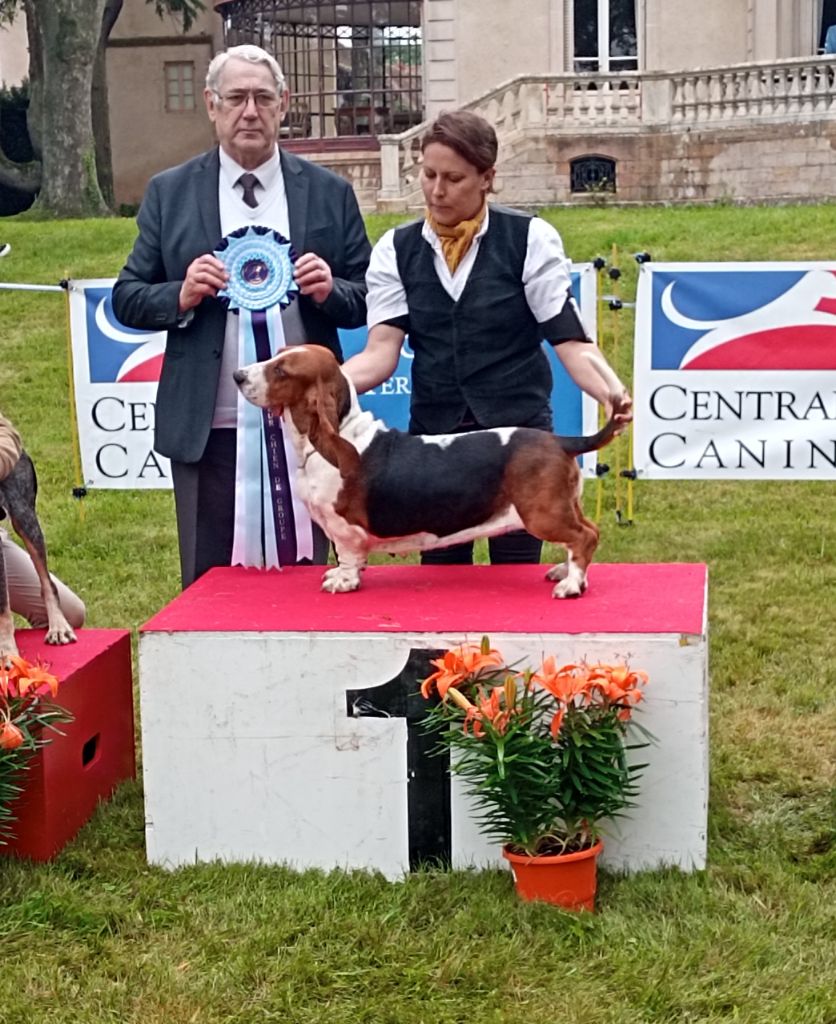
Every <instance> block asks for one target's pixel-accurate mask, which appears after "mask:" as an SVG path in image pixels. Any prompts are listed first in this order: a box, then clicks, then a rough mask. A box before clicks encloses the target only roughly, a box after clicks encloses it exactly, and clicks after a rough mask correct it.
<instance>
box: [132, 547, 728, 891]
mask: <svg viewBox="0 0 836 1024" xmlns="http://www.w3.org/2000/svg"><path fill="white" fill-rule="evenodd" d="M321 572H322V570H321V568H319V567H293V568H289V569H285V570H282V571H281V572H278V571H275V570H271V571H268V572H262V571H257V570H252V569H240V568H236V569H213V570H212V571H211V572H209V573H207V574H206V575H205V576H204V577H202V578H201V579H200V580H198V581H197V583H195V584H194V585H193V586H191V587H190V588H189V589H188V590H186V591H185V592H184V593H183V594H181V595H180V596H179V597H178V598H176V599H175V600H174V601H173V602H172V603H171V604H169V605H168V606H167V607H166V608H164V609H163V610H162V611H161V612H160V613H159V614H158V615H156V616H155V617H154V618H153V619H152V620H151V621H150V622H148V623H147V624H146V625H145V626H143V628H142V631H141V634H140V643H139V680H140V698H141V723H142V752H143V757H142V761H143V774H144V785H145V804H146V839H147V852H148V859H149V861H150V862H151V863H154V864H160V865H164V866H167V867H171V868H173V867H177V866H179V865H184V864H191V863H194V862H196V861H209V860H215V859H220V860H224V861H262V862H268V863H287V864H289V865H291V866H294V867H297V868H300V869H303V868H307V867H317V868H323V869H331V868H368V869H371V870H377V871H380V872H382V873H383V874H384V875H385V876H387V877H389V878H397V877H400V876H402V875H403V873H404V872H406V871H408V870H409V868H410V866H411V865H414V864H416V863H419V862H422V861H425V860H427V859H431V860H437V859H440V860H441V861H443V862H447V863H451V864H452V865H453V866H454V867H464V866H471V865H473V866H496V865H498V864H500V863H504V862H502V861H500V858H499V851H498V850H497V849H496V848H495V847H494V846H492V845H490V844H489V843H488V842H487V840H485V839H484V838H483V837H482V836H481V835H480V834H479V833H478V831H477V830H476V828H475V826H474V824H473V822H472V819H471V816H470V813H469V805H468V800H467V798H466V797H465V795H464V794H463V792H462V791H461V789H460V784H459V780H457V779H454V780H453V782H452V783H451V782H450V780H449V778H448V775H447V768H446V765H445V763H444V759H443V758H440V757H429V756H427V754H426V747H427V746H428V745H432V744H433V743H434V742H435V741H434V739H433V738H432V737H428V736H427V735H426V734H424V733H423V732H422V731H421V729H420V725H419V722H418V719H420V717H421V714H422V708H423V706H424V701H423V699H422V698H421V697H420V696H419V695H418V693H417V691H418V685H419V683H420V680H421V679H422V678H423V677H424V676H425V675H427V674H428V673H429V672H430V671H432V668H431V666H430V665H429V659H430V658H432V657H438V656H439V654H440V653H441V652H442V651H444V650H446V649H447V648H448V647H451V646H454V645H456V644H459V643H462V642H463V641H470V642H476V643H478V642H479V640H480V639H481V637H482V635H483V634H488V635H489V636H490V638H491V642H492V645H493V646H494V647H496V648H498V649H499V650H500V651H501V652H502V654H503V655H504V656H505V658H506V660H507V661H508V662H509V663H511V664H515V663H519V664H522V665H531V666H533V667H536V666H537V665H539V663H540V661H541V660H542V658H543V657H544V656H545V655H549V654H553V655H555V657H556V658H557V659H558V661H559V662H573V661H577V660H580V659H587V660H590V661H604V662H618V661H622V660H628V661H629V663H630V665H631V666H632V667H634V668H640V669H644V670H645V671H646V672H647V673H648V674H649V676H650V681H649V683H648V685H647V687H646V700H645V701H644V702H643V703H642V705H641V710H640V711H639V712H638V713H637V717H638V718H639V720H640V722H641V724H642V725H643V726H645V727H646V728H647V729H648V730H650V732H651V733H653V735H654V736H655V738H656V742H655V743H654V744H653V745H652V746H650V747H646V748H644V749H642V750H640V751H638V752H637V756H638V759H640V760H641V761H642V762H649V765H648V767H647V768H646V769H645V770H644V772H643V774H642V779H641V783H640V785H641V794H640V799H639V803H638V805H637V806H636V807H635V808H633V809H632V810H631V811H629V812H628V813H629V816H628V817H625V818H623V819H620V820H619V821H618V822H617V823H614V825H613V828H612V830H611V831H610V832H609V833H608V835H607V837H606V839H605V853H604V857H603V863H604V864H605V865H608V866H610V867H613V868H616V869H619V870H626V871H633V870H638V869H642V868H652V867H657V866H661V865H677V866H679V867H680V868H682V869H684V870H692V869H699V868H701V867H703V866H704V864H705V856H706V817H707V794H708V743H707V723H708V716H707V696H708V695H707V625H706V622H707V620H706V581H707V576H706V568H705V566H703V565H691V564H685V565H681V564H670V565H668V564H665V565H604V564H601V565H593V566H592V568H591V570H590V587H589V590H588V591H587V593H586V594H585V595H584V596H583V597H582V598H580V599H577V600H566V601H556V600H554V599H552V597H551V585H550V584H549V583H547V582H545V581H544V578H543V567H542V566H536V565H534V566H532V565H526V566H437V567H436V566H433V567H431V566H423V567H422V566H406V565H392V566H373V567H371V568H369V569H368V570H367V571H366V572H365V574H364V577H363V587H362V589H361V590H359V591H357V592H355V593H353V594H325V593H322V591H320V589H319V583H320V576H321Z"/></svg>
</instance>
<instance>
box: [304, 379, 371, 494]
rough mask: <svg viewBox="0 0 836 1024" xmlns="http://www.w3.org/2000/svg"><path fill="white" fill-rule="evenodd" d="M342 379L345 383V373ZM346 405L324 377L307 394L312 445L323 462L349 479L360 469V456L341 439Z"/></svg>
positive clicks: (331, 383) (348, 443) (309, 432)
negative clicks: (342, 415)
mask: <svg viewBox="0 0 836 1024" xmlns="http://www.w3.org/2000/svg"><path fill="white" fill-rule="evenodd" d="M340 380H342V381H343V384H345V381H344V379H343V378H342V374H340ZM343 404H344V402H343V396H342V395H337V393H336V390H335V387H334V386H333V382H326V381H324V380H323V379H322V378H321V377H319V378H317V380H316V383H315V384H314V385H313V386H312V387H311V388H310V390H309V391H308V395H307V412H308V417H309V428H308V437H309V438H310V439H311V444H312V445H313V446H314V448H316V450H317V451H318V452H319V454H320V455H321V456H322V457H323V458H324V459H327V460H328V462H330V463H331V465H332V466H336V468H337V469H338V470H339V471H340V476H341V477H343V478H346V477H349V476H351V475H352V474H353V473H355V472H356V471H357V469H358V468H359V466H360V455H359V453H358V451H357V449H356V448H355V447H354V445H353V444H351V442H350V441H346V439H345V438H344V437H341V436H340V418H341V414H342V412H343V410H342V406H343Z"/></svg>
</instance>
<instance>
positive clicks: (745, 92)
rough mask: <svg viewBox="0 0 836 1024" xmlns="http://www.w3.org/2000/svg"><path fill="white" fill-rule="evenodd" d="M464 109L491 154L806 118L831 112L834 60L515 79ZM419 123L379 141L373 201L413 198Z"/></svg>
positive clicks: (835, 90)
mask: <svg viewBox="0 0 836 1024" xmlns="http://www.w3.org/2000/svg"><path fill="white" fill-rule="evenodd" d="M465 106H466V107H467V108H468V109H470V110H474V111H476V112H477V113H479V114H482V115H483V116H484V117H485V118H487V120H489V121H490V122H491V123H492V124H493V125H494V127H495V128H496V131H497V135H498V137H499V142H500V152H506V153H507V152H510V151H512V150H513V144H514V142H515V141H516V139H518V138H521V137H524V136H526V135H530V134H543V133H548V134H550V135H560V134H572V133H577V132H579V131H590V130H592V131H595V132H596V133H601V132H604V133H606V132H610V131H615V132H618V131H640V130H641V129H642V128H646V127H648V128H649V127H658V126H660V125H667V126H669V127H670V128H673V129H676V128H677V127H680V126H682V127H686V126H687V127H700V126H705V127H716V126H718V125H722V124H732V123H734V124H753V123H755V124H757V123H762V122H765V121H769V120H787V119H793V120H798V119H810V120H814V119H817V118H820V117H826V116H832V114H833V113H834V112H836V57H830V56H817V57H809V58H795V59H792V60H784V61H769V62H759V63H752V64H736V65H731V66H726V67H721V68H700V69H697V70H694V71H680V72H635V71H634V72H623V73H621V74H589V75H586V74H584V75H520V76H518V77H516V78H513V79H511V80H510V81H507V82H504V83H503V84H502V85H500V86H498V87H497V88H496V89H492V90H490V92H487V93H485V94H483V95H482V96H479V97H477V98H476V99H475V100H473V101H472V102H471V103H468V104H466V105H465ZM426 127H427V123H426V122H425V123H424V124H420V125H417V126H415V127H414V128H410V129H409V130H408V131H406V132H403V133H402V134H400V135H381V136H379V142H380V160H381V186H382V187H381V190H380V193H379V201H380V203H381V205H383V206H385V205H387V204H391V203H394V202H398V201H401V202H402V201H404V200H406V199H409V198H410V197H412V196H413V195H414V194H415V193H416V192H417V190H418V170H419V167H420V155H421V154H420V138H421V135H422V134H423V132H424V131H425V129H426Z"/></svg>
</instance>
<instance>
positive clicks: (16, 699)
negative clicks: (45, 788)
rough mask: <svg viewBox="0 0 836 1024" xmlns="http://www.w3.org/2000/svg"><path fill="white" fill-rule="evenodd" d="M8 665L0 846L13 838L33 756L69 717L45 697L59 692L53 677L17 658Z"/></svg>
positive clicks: (0, 729) (1, 713)
mask: <svg viewBox="0 0 836 1024" xmlns="http://www.w3.org/2000/svg"><path fill="white" fill-rule="evenodd" d="M9 662H10V663H9V665H8V666H6V665H0V846H3V845H4V844H5V843H7V842H8V840H9V838H10V837H11V836H13V835H14V821H15V815H14V808H13V801H14V800H15V798H16V797H17V796H18V795H19V794H20V793H21V792H22V787H23V778H22V776H23V773H24V772H25V771H26V769H27V767H28V764H29V761H30V760H31V758H32V755H33V754H34V753H35V752H36V751H38V750H39V749H40V748H41V747H43V746H44V745H45V744H47V743H49V741H50V738H51V737H50V736H49V733H50V731H52V732H60V731H61V730H60V729H59V728H58V726H59V725H60V723H62V722H68V721H70V720H71V717H72V716H71V715H69V714H68V713H67V712H66V711H65V710H64V709H63V708H62V707H60V706H59V705H57V704H54V703H53V702H52V701H51V700H50V699H49V697H48V696H47V693H49V692H50V691H54V692H55V691H57V689H58V681H57V680H56V679H55V677H54V676H51V675H49V673H47V672H45V670H43V669H42V668H40V667H38V666H34V665H31V664H30V663H29V662H27V661H25V660H24V659H22V658H19V657H16V656H14V657H12V658H10V659H9Z"/></svg>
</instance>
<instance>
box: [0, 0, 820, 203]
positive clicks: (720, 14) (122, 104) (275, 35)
mask: <svg viewBox="0 0 836 1024" xmlns="http://www.w3.org/2000/svg"><path fill="white" fill-rule="evenodd" d="M831 23H836V0H702V2H701V3H700V4H699V5H694V4H693V3H691V2H689V0H515V2H514V3H509V2H507V0H375V2H374V3H371V2H369V0H344V2H342V3H336V2H335V0H214V2H211V0H207V2H206V10H205V11H204V12H203V13H202V14H201V15H200V16H199V17H198V19H197V20H196V22H195V24H194V25H193V26H192V27H191V28H190V30H189V32H188V34H184V33H183V32H182V26H181V24H180V22H179V20H178V19H176V18H174V17H171V16H168V17H165V18H162V19H160V18H159V17H157V15H156V14H155V10H154V5H149V4H147V3H146V2H145V0H125V4H124V7H123V10H122V13H121V15H120V18H119V20H118V22H117V24H116V27H115V30H114V32H113V34H112V37H111V40H110V43H109V46H108V50H107V80H108V92H109V103H110V111H111V141H112V149H113V165H114V180H115V191H116V199H117V202H118V203H125V204H133V203H136V202H138V201H139V199H140V198H141V196H142V194H143V192H144V189H145V185H146V183H147V181H148V178H149V177H150V176H151V175H152V174H153V173H155V172H156V171H158V170H160V169H161V168H163V167H167V166H171V165H172V164H174V163H177V162H179V161H181V160H184V159H186V158H187V157H189V156H190V155H192V154H194V153H196V152H199V151H200V150H202V149H204V148H206V147H208V146H209V145H211V143H212V133H211V128H210V125H209V122H208V120H207V118H206V113H205V109H204V104H203V98H202V89H203V80H204V77H205V72H206V67H207V65H208V63H209V60H210V59H211V56H212V54H213V53H214V52H215V51H217V50H218V49H220V48H222V47H223V46H224V45H225V44H228V43H230V42H240V41H244V40H248V41H253V42H257V43H259V44H261V45H264V46H265V47H267V48H268V49H271V50H272V51H273V52H275V53H276V55H277V56H278V57H279V58H280V60H281V62H282V64H283V66H284V68H285V71H286V73H287V75H288V78H289V83H290V86H291V90H292V93H293V94H294V97H295V102H294V106H293V108H292V111H291V116H290V118H289V120H288V122H287V124H286V125H285V126H284V127H283V130H282V134H283V139H282V144H283V145H285V146H287V147H288V148H291V149H294V150H297V151H299V152H301V153H302V154H304V155H305V156H307V157H309V158H310V159H313V160H316V161H319V162H322V163H325V164H327V165H329V166H331V167H333V168H334V169H335V170H337V171H338V172H339V173H341V174H343V175H344V176H345V177H347V178H349V179H350V180H352V182H353V183H354V185H355V188H356V190H357V193H358V196H359V198H360V200H361V203H362V205H363V206H364V208H366V209H375V208H377V209H395V210H398V209H408V208H410V207H412V206H414V205H415V204H416V203H417V202H418V182H417V173H418V167H419V160H420V153H419V142H420V136H421V133H422V130H423V126H424V125H425V124H426V121H427V120H430V119H432V118H433V117H434V116H435V115H437V114H438V113H439V112H440V111H441V110H444V109H451V108H457V107H462V106H467V107H471V108H473V109H476V110H478V111H480V112H481V113H483V114H484V115H485V116H486V117H488V118H489V119H490V120H491V121H492V123H493V124H494V125H495V126H496V129H497V133H498V135H499V138H500V163H499V167H498V179H499V183H500V185H501V187H502V196H503V199H504V200H505V201H508V202H513V203H518V204H524V205H540V204H545V203H566V202H572V203H575V202H578V203H582V202H597V201H599V200H600V198H601V196H602V195H603V194H606V198H608V199H612V200H616V201H621V202H649V201H663V202H676V201H712V200H724V199H731V200H757V199H766V200H782V199H809V198H813V197H816V198H820V197H836V184H834V182H836V175H834V174H833V170H832V168H833V142H834V135H836V129H834V114H836V57H833V56H831V55H829V54H826V53H823V52H822V50H823V47H824V41H825V35H826V29H827V27H828V26H829V25H830V24H831ZM15 28H16V30H17V35H16V36H15V37H14V44H15V47H16V48H15V49H14V50H11V49H10V48H9V44H10V40H12V36H11V35H10V34H9V33H8V32H5V31H4V32H2V33H0V73H3V74H4V75H5V74H6V69H14V73H15V74H19V73H20V64H21V61H20V52H19V51H20V40H21V39H22V38H23V39H25V34H24V35H22V34H21V33H20V31H19V29H18V28H17V26H15ZM9 84H13V82H12V81H9Z"/></svg>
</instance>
